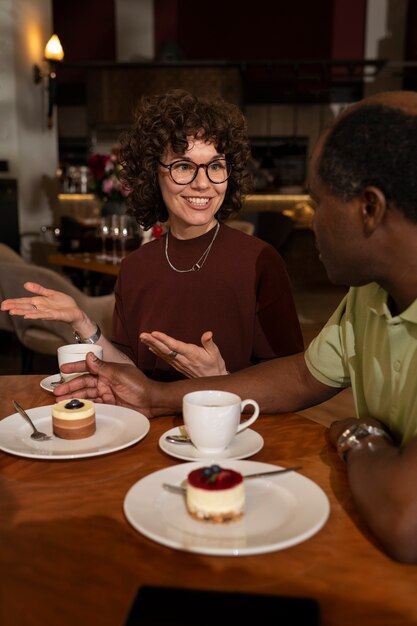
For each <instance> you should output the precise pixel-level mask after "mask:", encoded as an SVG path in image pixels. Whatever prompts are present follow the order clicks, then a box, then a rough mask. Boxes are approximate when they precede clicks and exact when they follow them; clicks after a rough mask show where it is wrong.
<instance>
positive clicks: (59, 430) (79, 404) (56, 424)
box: [52, 398, 96, 439]
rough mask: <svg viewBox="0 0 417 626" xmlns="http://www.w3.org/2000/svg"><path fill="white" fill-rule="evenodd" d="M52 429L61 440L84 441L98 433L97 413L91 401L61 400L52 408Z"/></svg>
mask: <svg viewBox="0 0 417 626" xmlns="http://www.w3.org/2000/svg"><path fill="white" fill-rule="evenodd" d="M52 429H53V432H54V435H56V436H57V437H60V438H61V439H84V438H85V437H90V436H91V435H94V433H95V432H96V413H95V409H94V404H93V402H91V400H79V399H78V398H73V399H72V400H61V402H57V404H54V405H53V407H52Z"/></svg>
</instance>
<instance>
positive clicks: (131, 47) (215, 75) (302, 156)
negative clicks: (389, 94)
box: [0, 0, 417, 254]
mask: <svg viewBox="0 0 417 626" xmlns="http://www.w3.org/2000/svg"><path fill="white" fill-rule="evenodd" d="M416 24H417V15H416V3H415V2H411V1H407V0H395V1H394V0H351V1H350V2H345V0H321V2H318V3H312V2H310V0H293V1H292V2H286V1H285V2H284V1H277V2H272V3H271V2H262V1H260V2H257V3H255V4H253V5H249V6H248V7H245V9H242V5H241V3H240V2H238V1H236V0H229V1H228V2H226V3H223V4H222V6H221V7H218V6H215V7H212V6H210V4H208V5H204V6H201V7H200V9H199V11H196V7H195V3H194V2H191V1H190V0H177V1H176V0H153V1H152V0H84V1H82V0H73V1H72V2H62V1H60V0H54V1H51V0H1V2H0V29H1V30H0V32H1V41H2V48H3V50H2V55H1V56H2V60H1V68H0V78H1V81H0V103H1V111H2V116H1V122H0V124H1V126H0V202H1V206H2V207H3V216H4V215H5V214H6V212H5V208H6V206H7V207H8V208H7V218H6V219H3V222H4V221H6V222H7V227H6V228H5V229H4V230H3V234H2V240H5V239H6V240H8V241H9V242H10V243H11V244H13V245H15V244H16V241H17V239H16V237H17V238H19V234H20V236H21V248H22V251H23V253H24V254H27V253H28V252H27V251H28V250H29V245H28V244H29V242H30V241H31V240H32V239H33V238H36V237H39V236H40V229H41V227H45V226H48V225H49V224H51V221H52V208H51V198H50V192H49V196H48V181H51V180H53V179H54V177H55V174H56V170H57V168H58V167H59V165H60V162H61V161H62V160H65V159H66V160H71V161H72V162H74V161H75V162H76V161H78V162H79V163H80V164H82V163H83V162H85V159H86V157H87V155H88V153H89V152H91V151H108V149H109V147H111V145H112V143H114V141H116V140H117V137H118V134H119V132H120V130H121V129H123V128H124V127H125V126H126V125H127V124H128V123H129V122H130V119H131V112H132V108H133V106H134V103H135V101H136V100H137V98H138V97H139V96H140V95H141V94H142V93H146V92H149V91H152V90H161V89H165V88H171V87H172V86H178V87H181V86H185V87H186V88H192V89H194V90H195V91H200V92H201V91H208V92H210V91H214V92H220V93H222V95H225V96H227V97H229V99H230V100H236V101H237V102H238V103H239V105H240V106H241V107H242V109H243V110H244V112H245V114H246V116H247V118H248V125H249V132H250V134H251V136H252V138H253V145H254V154H258V155H259V158H262V156H263V155H265V152H267V151H272V152H274V151H275V156H276V157H278V158H279V159H281V166H282V167H281V180H278V181H276V182H277V185H276V188H275V189H274V191H277V192H278V193H280V192H281V191H282V192H285V191H287V189H288V188H296V189H302V187H303V184H304V176H305V163H306V160H307V158H308V153H309V149H310V148H311V145H312V144H313V143H314V140H315V139H316V137H317V135H318V133H319V132H320V130H321V128H322V127H323V126H324V125H325V124H326V123H327V122H328V121H329V120H331V119H332V117H333V116H334V115H335V114H336V113H337V112H338V111H339V110H340V108H341V107H342V106H343V105H344V104H346V103H348V102H351V101H353V100H356V99H358V98H360V97H362V95H363V94H365V93H369V92H371V91H380V90H381V89H395V88H401V87H403V85H406V86H407V87H408V88H414V82H415V81H414V79H413V72H414V71H415V70H414V69H413V67H412V65H413V61H415V59H416V57H417V52H416V40H417V36H416V34H415V33H416V26H415V25H416ZM53 32H56V33H57V34H58V36H59V37H60V39H61V43H62V45H63V48H64V52H65V58H64V61H63V63H61V64H58V66H57V85H58V88H57V106H56V107H55V110H54V124H53V127H52V128H48V127H47V124H46V114H45V111H46V107H47V100H48V92H47V83H46V79H45V80H44V81H43V83H42V84H41V85H36V84H35V83H34V81H33V65H34V64H38V65H40V66H41V68H42V70H44V71H46V70H47V63H46V62H45V61H44V60H43V48H44V46H45V43H46V41H47V40H48V38H49V37H50V35H51V34H52V33H53ZM410 64H411V67H410ZM406 72H407V75H406ZM294 138H295V141H294ZM294 144H295V145H294ZM260 190H261V191H262V189H260ZM13 202H14V206H15V210H14V211H12V210H11V209H10V206H11V203H13Z"/></svg>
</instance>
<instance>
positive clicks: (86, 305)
mask: <svg viewBox="0 0 417 626" xmlns="http://www.w3.org/2000/svg"><path fill="white" fill-rule="evenodd" d="M27 281H31V282H36V283H40V284H41V285H43V286H44V287H47V288H48V289H55V290H56V291H62V292H64V293H66V294H68V295H69V296H72V297H73V298H74V300H75V301H76V302H77V304H78V305H79V307H80V308H81V309H83V310H84V311H85V312H86V313H87V315H88V316H89V317H90V318H91V319H92V320H94V321H96V322H97V324H99V326H100V328H101V330H102V332H103V334H104V335H106V336H107V337H109V336H110V332H111V320H112V315H113V308H114V295H113V294H109V295H105V296H96V297H94V296H88V295H86V294H85V293H84V292H82V291H80V290H79V289H78V288H77V287H75V286H74V285H73V284H72V283H71V282H70V281H69V280H68V279H67V278H66V277H64V276H62V275H61V274H58V273H57V272H54V271H53V270H51V269H48V268H46V267H40V266H37V265H34V264H32V263H26V262H24V261H23V263H13V262H12V263H3V262H0V293H1V295H2V299H7V298H20V297H22V296H25V297H27V296H30V294H29V293H28V292H27V291H26V290H25V289H24V287H23V284H24V283H25V282H27ZM7 315H8V314H7ZM9 320H10V322H11V324H12V327H13V331H14V332H15V333H16V335H17V337H18V339H19V341H20V343H21V346H22V373H23V374H29V373H31V371H32V363H33V353H34V352H39V353H41V354H49V355H55V354H56V350H57V348H58V347H59V346H61V345H63V344H66V343H75V340H74V336H73V334H72V329H71V327H70V326H69V325H68V324H65V323H63V322H54V321H43V320H25V319H23V317H21V316H19V315H9Z"/></svg>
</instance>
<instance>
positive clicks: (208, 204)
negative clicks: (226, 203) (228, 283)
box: [158, 138, 227, 239]
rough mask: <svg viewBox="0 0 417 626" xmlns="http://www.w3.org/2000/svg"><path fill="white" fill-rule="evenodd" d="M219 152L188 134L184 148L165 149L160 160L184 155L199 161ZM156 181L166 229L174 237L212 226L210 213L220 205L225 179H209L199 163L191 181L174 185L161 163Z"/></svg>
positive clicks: (200, 232) (192, 234)
mask: <svg viewBox="0 0 417 626" xmlns="http://www.w3.org/2000/svg"><path fill="white" fill-rule="evenodd" d="M223 156H224V155H223V154H219V153H218V152H217V150H216V148H215V147H214V145H213V144H211V143H205V142H204V141H201V140H200V139H194V138H190V140H189V143H188V149H187V150H186V152H185V153H184V154H175V153H174V152H172V150H171V149H168V150H167V151H166V152H165V154H164V155H163V157H162V158H161V162H162V163H164V164H165V165H169V164H170V163H172V162H173V161H176V160H178V159H182V158H184V160H191V161H194V163H196V164H197V165H201V164H203V163H204V164H208V163H211V162H212V161H213V160H215V159H218V158H219V157H223ZM158 181H159V186H160V189H161V193H162V197H163V200H164V203H165V206H166V208H167V211H168V214H169V222H170V229H171V231H172V233H173V234H174V235H175V236H176V237H178V238H179V239H189V238H191V237H198V236H199V235H203V234H204V233H205V232H207V231H208V230H210V229H211V228H212V227H213V225H214V223H215V218H214V215H215V214H216V213H217V211H218V210H219V209H220V207H221V205H222V203H223V200H224V196H225V194H226V189H227V180H226V181H225V182H223V183H217V184H216V183H212V182H211V181H210V180H209V179H208V178H207V174H206V171H205V169H204V168H203V167H200V168H199V170H198V173H197V176H196V177H195V179H194V180H193V181H192V182H191V183H188V184H187V185H178V184H177V183H175V182H174V181H173V180H172V178H171V176H170V174H169V171H168V170H167V169H166V168H164V167H162V166H161V167H160V168H159V173H158Z"/></svg>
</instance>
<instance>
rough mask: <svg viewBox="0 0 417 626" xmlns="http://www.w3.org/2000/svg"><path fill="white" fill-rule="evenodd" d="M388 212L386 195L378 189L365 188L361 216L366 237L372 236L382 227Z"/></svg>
mask: <svg viewBox="0 0 417 626" xmlns="http://www.w3.org/2000/svg"><path fill="white" fill-rule="evenodd" d="M386 210H387V199H386V197H385V194H384V193H383V192H382V191H381V190H380V189H379V188H378V187H373V186H369V187H365V189H364V190H363V192H362V193H361V216H362V222H363V228H364V234H365V235H367V236H369V235H372V233H373V232H374V231H375V230H376V229H377V228H378V226H380V225H381V223H382V221H383V220H384V217H385V212H386Z"/></svg>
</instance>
